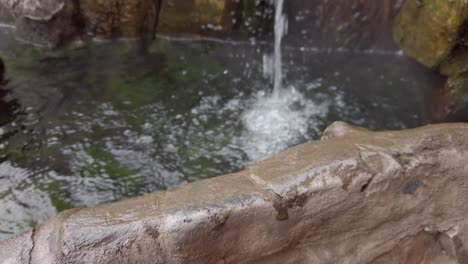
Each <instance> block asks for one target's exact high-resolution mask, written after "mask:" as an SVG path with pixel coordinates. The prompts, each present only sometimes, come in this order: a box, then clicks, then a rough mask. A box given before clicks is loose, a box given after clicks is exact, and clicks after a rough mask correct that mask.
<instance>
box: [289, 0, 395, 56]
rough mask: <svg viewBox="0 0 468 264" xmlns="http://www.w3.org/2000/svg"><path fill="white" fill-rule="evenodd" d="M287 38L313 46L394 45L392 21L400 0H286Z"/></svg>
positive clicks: (386, 46) (391, 47)
mask: <svg viewBox="0 0 468 264" xmlns="http://www.w3.org/2000/svg"><path fill="white" fill-rule="evenodd" d="M285 2H286V10H287V14H288V18H289V31H288V36H286V41H293V42H296V43H300V45H304V46H307V45H311V46H314V47H317V46H319V47H320V46H323V47H327V48H330V47H335V48H337V47H340V48H349V49H369V48H378V49H393V50H394V49H396V47H395V44H394V43H393V39H392V30H391V29H392V25H393V22H394V19H395V16H396V14H397V13H398V10H399V9H400V7H401V2H402V1H401V0H379V1H375V0H351V1H350V0H333V1H330V0H308V1H304V0H288V1H285Z"/></svg>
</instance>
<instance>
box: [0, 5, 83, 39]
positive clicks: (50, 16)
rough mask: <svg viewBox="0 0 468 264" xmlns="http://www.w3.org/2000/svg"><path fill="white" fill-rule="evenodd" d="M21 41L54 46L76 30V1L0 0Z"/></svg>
mask: <svg viewBox="0 0 468 264" xmlns="http://www.w3.org/2000/svg"><path fill="white" fill-rule="evenodd" d="M0 5H3V7H4V8H6V10H8V12H9V13H11V14H12V15H13V17H14V24H15V26H16V35H17V37H18V38H19V39H22V40H23V41H26V42H30V43H33V44H36V45H40V46H47V47H56V46H59V45H60V44H62V43H64V42H66V41H67V40H68V39H70V38H73V37H74V36H76V35H77V34H78V33H79V25H78V24H79V19H78V17H79V14H78V13H77V6H78V5H79V1H76V0H69V1H64V0H0Z"/></svg>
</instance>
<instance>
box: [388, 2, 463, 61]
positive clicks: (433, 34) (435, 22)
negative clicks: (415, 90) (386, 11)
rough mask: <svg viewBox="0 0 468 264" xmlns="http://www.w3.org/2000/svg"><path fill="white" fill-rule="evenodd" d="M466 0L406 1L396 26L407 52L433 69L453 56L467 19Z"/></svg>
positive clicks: (395, 31) (396, 35)
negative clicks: (451, 54)
mask: <svg viewBox="0 0 468 264" xmlns="http://www.w3.org/2000/svg"><path fill="white" fill-rule="evenodd" d="M467 7H468V5H467V4H466V2H465V1H464V0H451V1H449V0H407V1H406V2H405V4H404V5H403V7H402V9H401V11H400V13H399V14H398V16H397V18H396V21H395V25H394V38H395V41H396V42H397V43H398V44H399V46H400V47H401V48H402V49H403V50H404V51H405V53H406V54H407V55H408V56H410V57H413V58H415V59H416V60H417V61H419V62H420V63H422V64H423V65H425V66H427V67H429V68H434V67H436V66H438V65H439V64H440V63H441V62H442V61H443V60H444V59H446V57H447V56H448V55H449V54H450V53H451V51H452V50H453V48H454V47H455V45H456V44H457V41H458V38H459V32H460V29H461V27H462V25H463V24H464V22H465V20H466V18H467V10H468V8H467Z"/></svg>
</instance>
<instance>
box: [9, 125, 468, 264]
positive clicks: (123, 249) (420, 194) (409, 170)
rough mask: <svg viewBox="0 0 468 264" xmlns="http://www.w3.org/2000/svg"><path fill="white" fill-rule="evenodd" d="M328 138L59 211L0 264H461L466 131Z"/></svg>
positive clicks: (467, 207) (467, 198)
mask: <svg viewBox="0 0 468 264" xmlns="http://www.w3.org/2000/svg"><path fill="white" fill-rule="evenodd" d="M324 138H326V139H324V140H322V141H316V142H310V143H307V144H304V145H301V146H297V147H294V148H292V149H290V150H288V151H286V152H284V153H282V154H280V155H278V156H276V157H273V158H271V159H269V160H266V161H263V162H260V163H258V164H256V165H253V166H251V167H249V168H247V169H246V170H244V171H241V172H239V173H236V174H231V175H226V176H221V177H217V178H213V179H209V180H204V181H200V182H196V183H193V184H189V185H185V186H181V187H179V188H177V189H174V190H170V191H164V192H157V193H154V194H151V195H147V196H145V197H140V198H136V199H130V200H126V201H122V202H117V203H111V204H106V205H101V206H97V207H94V208H84V209H76V210H72V211H68V212H64V213H62V214H60V215H58V216H57V217H55V218H53V219H51V220H49V221H48V222H46V223H44V224H43V225H41V226H40V227H38V228H37V229H35V230H34V231H31V232H29V233H26V234H24V235H22V236H19V237H17V238H13V239H11V240H7V241H4V242H1V243H0V263H41V264H42V263H465V262H463V261H466V257H467V256H468V247H467V246H466V243H467V242H468V230H467V228H466V223H467V219H468V218H467V215H468V164H467V162H466V161H467V160H468V124H445V125H433V126H426V127H423V128H418V129H413V130H405V131H396V132H370V131H366V130H363V129H358V128H353V127H351V126H349V125H347V124H344V123H335V124H334V125H332V126H331V127H329V128H328V129H327V130H326V134H325V137H324Z"/></svg>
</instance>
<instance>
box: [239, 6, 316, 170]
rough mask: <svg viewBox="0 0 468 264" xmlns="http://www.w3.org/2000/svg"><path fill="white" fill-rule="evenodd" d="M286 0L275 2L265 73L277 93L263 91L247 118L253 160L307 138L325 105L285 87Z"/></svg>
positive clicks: (248, 145)
mask: <svg viewBox="0 0 468 264" xmlns="http://www.w3.org/2000/svg"><path fill="white" fill-rule="evenodd" d="M283 8H284V0H276V1H275V25H274V54H273V55H268V54H264V56H263V72H264V75H265V76H266V77H269V79H271V80H272V81H273V91H272V92H270V91H261V92H259V93H258V94H257V101H256V103H255V104H254V105H253V106H252V107H251V108H249V109H247V110H246V112H245V113H244V115H243V121H244V125H245V127H246V131H247V133H246V140H244V141H243V142H245V145H244V147H243V148H244V149H245V151H246V153H247V155H248V156H249V158H250V159H251V160H253V161H257V160H262V159H265V158H268V157H269V156H271V155H273V154H275V153H278V152H279V151H281V150H284V149H286V148H287V147H289V146H291V145H294V144H297V143H298V142H300V141H302V140H303V139H304V138H307V133H308V124H307V123H308V120H310V118H311V116H313V115H318V114H319V113H320V111H321V109H323V105H322V106H320V105H317V104H315V103H314V102H312V101H310V100H307V99H306V98H305V97H304V96H303V94H302V93H300V92H298V91H297V89H296V88H295V87H293V86H291V87H284V86H283V69H282V67H283V63H282V46H281V45H282V40H283V37H284V36H285V34H286V33H287V29H288V21H287V17H286V15H285V14H284V12H283Z"/></svg>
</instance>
